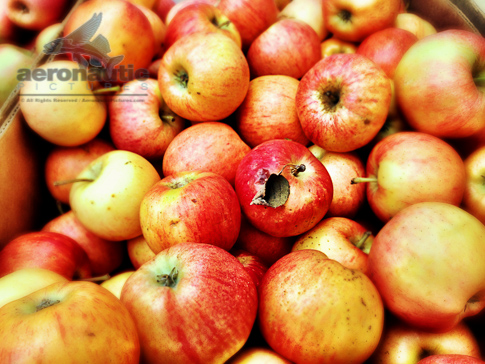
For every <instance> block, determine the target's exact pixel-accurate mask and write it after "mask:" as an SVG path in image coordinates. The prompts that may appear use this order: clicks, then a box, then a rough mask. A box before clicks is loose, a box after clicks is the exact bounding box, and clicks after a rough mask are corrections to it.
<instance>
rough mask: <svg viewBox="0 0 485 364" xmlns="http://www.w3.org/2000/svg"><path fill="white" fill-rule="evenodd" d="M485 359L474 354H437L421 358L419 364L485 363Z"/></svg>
mask: <svg viewBox="0 0 485 364" xmlns="http://www.w3.org/2000/svg"><path fill="white" fill-rule="evenodd" d="M484 363H485V361H483V360H481V359H478V358H474V357H473V356H468V355H460V354H441V355H439V354H437V355H431V356H428V357H426V358H424V359H421V360H420V361H418V362H417V364H484Z"/></svg>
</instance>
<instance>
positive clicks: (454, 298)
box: [368, 202, 485, 332]
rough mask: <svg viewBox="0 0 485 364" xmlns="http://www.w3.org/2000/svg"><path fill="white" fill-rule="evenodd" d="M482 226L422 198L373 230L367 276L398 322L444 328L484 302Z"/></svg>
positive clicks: (458, 211)
mask: <svg viewBox="0 0 485 364" xmlns="http://www.w3.org/2000/svg"><path fill="white" fill-rule="evenodd" d="M484 244H485V226H484V225H483V224H482V223H481V222H480V221H479V220H478V219H476V218H475V217H474V216H472V215H470V214H469V213H468V212H466V211H464V210H462V209H461V208H459V207H457V206H454V205H451V204H447V203H443V202H421V203H417V204H414V205H411V206H408V207H406V208H405V209H403V210H401V211H400V212H398V213H397V214H396V215H394V217H393V218H392V219H391V220H389V222H387V223H386V224H385V225H384V226H383V227H382V229H381V230H380V231H379V232H378V233H377V235H376V237H375V239H374V242H373V243H372V248H371V250H370V252H369V260H368V275H369V277H370V278H371V279H372V281H373V282H374V284H375V285H376V287H377V289H378V290H379V292H380V294H381V296H382V299H383V301H384V303H385V305H386V307H387V308H388V309H389V311H390V312H392V313H393V314H394V315H396V316H397V317H398V318H400V319H401V320H402V321H404V322H406V323H408V324H409V325H413V326H415V327H416V328H422V329H424V330H428V331H435V332H440V331H441V332H445V331H447V330H451V329H452V328H453V327H455V326H456V325H457V324H458V323H459V322H460V321H461V320H462V319H463V318H465V317H468V316H473V315H476V314H477V313H479V312H480V311H481V310H482V308H483V307H484V306H485V300H484V299H483V298H484V296H485V263H484V262H485V249H484Z"/></svg>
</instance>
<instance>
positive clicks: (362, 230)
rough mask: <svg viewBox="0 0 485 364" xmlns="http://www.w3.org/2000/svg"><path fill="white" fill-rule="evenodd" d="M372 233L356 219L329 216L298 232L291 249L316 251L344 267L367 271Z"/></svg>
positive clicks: (372, 239)
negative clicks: (303, 232)
mask: <svg viewBox="0 0 485 364" xmlns="http://www.w3.org/2000/svg"><path fill="white" fill-rule="evenodd" d="M373 241H374V235H373V234H372V232H371V231H369V230H367V228H366V227H364V226H363V225H361V224H359V223H358V222H356V221H354V220H351V219H347V218H345V217H330V218H327V219H323V220H322V221H320V222H319V223H318V224H317V225H316V226H315V227H313V228H312V229H310V230H309V231H307V232H306V233H305V234H303V235H301V236H300V237H299V238H298V240H297V241H296V242H295V244H294V245H293V248H292V249H291V251H298V250H303V249H315V250H319V251H321V252H323V253H325V255H326V256H327V257H328V258H329V259H333V260H336V261H337V262H339V263H340V264H342V265H343V266H344V267H347V268H349V269H357V270H360V271H361V272H363V273H367V258H368V254H369V251H370V249H371V246H372V242H373Z"/></svg>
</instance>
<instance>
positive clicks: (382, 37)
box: [356, 27, 418, 79]
mask: <svg viewBox="0 0 485 364" xmlns="http://www.w3.org/2000/svg"><path fill="white" fill-rule="evenodd" d="M417 41H418V37H416V36H415V35H414V34H413V33H411V32H409V31H407V30H404V29H399V28H394V27H390V28H385V29H382V30H379V31H377V32H375V33H372V34H371V35H369V36H368V37H366V38H365V39H364V40H363V41H362V42H361V43H360V44H359V46H358V47H357V51H356V53H358V54H362V55H363V56H366V57H368V58H369V59H371V60H372V61H374V63H375V64H377V65H378V66H379V67H381V68H382V69H383V70H384V72H385V73H386V75H387V76H388V77H389V78H391V79H392V78H394V73H395V71H396V67H397V65H398V63H399V61H400V60H401V58H402V57H403V55H404V53H406V52H407V50H408V49H409V48H410V47H411V46H412V45H413V44H414V43H416V42H417Z"/></svg>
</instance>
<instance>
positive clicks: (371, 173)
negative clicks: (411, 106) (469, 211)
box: [352, 131, 466, 222]
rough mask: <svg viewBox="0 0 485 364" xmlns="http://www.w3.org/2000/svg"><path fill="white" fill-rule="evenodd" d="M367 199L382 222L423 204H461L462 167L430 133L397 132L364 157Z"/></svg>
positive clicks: (464, 181) (463, 172) (455, 156)
mask: <svg viewBox="0 0 485 364" xmlns="http://www.w3.org/2000/svg"><path fill="white" fill-rule="evenodd" d="M366 172H367V177H366V178H355V179H353V180H352V181H353V183H359V181H361V182H366V183H368V185H367V200H368V201H369V205H370V206H371V208H372V211H374V213H375V214H376V215H377V217H379V219H381V220H382V221H383V222H386V221H388V220H390V219H391V218H392V217H393V216H395V215H396V213H398V212H399V211H400V210H402V209H403V208H405V207H406V206H410V205H412V204H415V203H418V202H424V201H437V202H446V203H450V204H453V205H456V206H458V205H460V203H461V201H462V198H463V194H464V191H465V184H466V175H465V166H464V163H463V160H462V159H461V157H460V155H459V154H458V153H457V152H456V151H455V149H453V147H452V146H451V145H449V144H448V143H446V142H445V141H443V140H441V139H439V138H437V137H434V136H432V135H429V134H425V133H419V132H415V131H407V132H400V133H396V134H394V135H390V136H388V137H387V138H385V139H383V140H381V141H380V142H379V143H377V144H376V145H375V146H374V148H373V149H372V151H371V153H370V154H369V157H368V158H367V166H366Z"/></svg>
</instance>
